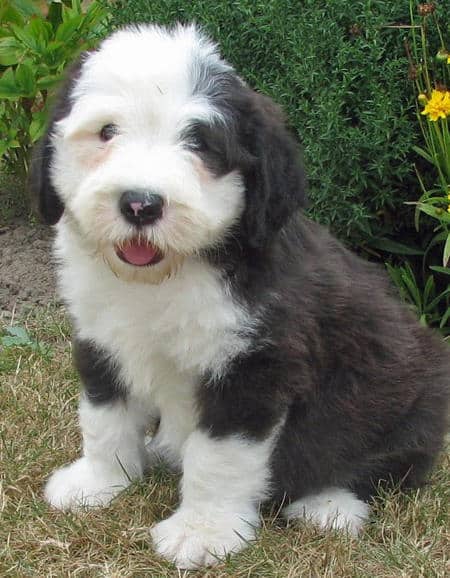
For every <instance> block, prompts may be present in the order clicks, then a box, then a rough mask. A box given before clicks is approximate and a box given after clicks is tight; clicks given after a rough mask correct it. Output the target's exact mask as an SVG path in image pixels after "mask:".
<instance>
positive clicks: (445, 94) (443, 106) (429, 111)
mask: <svg viewBox="0 0 450 578" xmlns="http://www.w3.org/2000/svg"><path fill="white" fill-rule="evenodd" d="M421 114H426V115H428V119H429V120H432V121H437V120H438V119H439V118H446V117H447V116H449V115H450V91H449V90H436V89H434V90H433V92H432V93H431V98H430V99H429V100H428V101H427V104H426V105H425V108H424V109H423V110H422V112H421Z"/></svg>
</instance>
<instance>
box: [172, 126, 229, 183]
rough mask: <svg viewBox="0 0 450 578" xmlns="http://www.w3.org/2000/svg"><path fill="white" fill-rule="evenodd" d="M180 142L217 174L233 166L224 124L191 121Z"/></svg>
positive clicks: (224, 172)
mask: <svg viewBox="0 0 450 578" xmlns="http://www.w3.org/2000/svg"><path fill="white" fill-rule="evenodd" d="M181 142H182V143H183V146H184V147H185V148H187V149H188V150H191V151H192V152H194V153H196V154H198V156H199V157H200V158H201V159H202V161H203V162H204V163H205V165H206V166H207V167H208V169H209V170H210V171H211V172H213V173H214V174H215V175H217V176H220V175H224V174H226V173H228V172H230V171H232V170H233V169H234V168H235V167H234V166H233V161H232V159H231V157H230V135H228V133H227V130H226V128H225V127H224V126H219V125H209V124H206V123H202V122H193V123H191V124H190V125H189V126H188V127H186V128H185V130H184V131H183V133H182V135H181Z"/></svg>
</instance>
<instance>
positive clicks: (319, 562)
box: [0, 308, 450, 578]
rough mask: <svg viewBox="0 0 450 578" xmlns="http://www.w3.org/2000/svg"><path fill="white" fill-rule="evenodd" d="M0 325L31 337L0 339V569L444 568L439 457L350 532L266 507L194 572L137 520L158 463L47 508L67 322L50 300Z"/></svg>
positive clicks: (66, 403) (161, 491)
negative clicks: (233, 548) (165, 555)
mask: <svg viewBox="0 0 450 578" xmlns="http://www.w3.org/2000/svg"><path fill="white" fill-rule="evenodd" d="M0 324H1V325H0V334H3V335H5V334H6V332H7V328H8V326H11V325H14V326H19V327H23V328H26V330H27V335H28V337H30V338H31V339H30V341H29V343H28V344H27V345H12V344H9V345H7V346H3V347H2V348H1V349H0V383H1V387H0V422H1V426H0V427H1V437H0V476H1V481H0V576H12V577H20V578H21V577H25V576H37V577H48V576H55V577H66V576H73V577H97V576H98V577H111V578H112V577H114V578H119V577H120V578H128V577H136V578H138V577H144V576H145V577H155V578H160V577H161V578H163V577H168V576H174V577H175V576H185V575H186V576H188V575H193V576H202V577H203V576H205V577H213V576H214V577H222V576H232V577H234V578H244V577H247V576H254V577H258V578H259V577H261V578H265V577H281V578H288V577H297V576H305V577H314V578H328V577H329V578H338V577H342V578H353V577H355V578H356V577H376V578H384V577H386V578H387V577H389V578H398V577H405V578H413V577H419V576H421V577H422V576H423V577H445V576H450V562H449V560H450V543H449V534H448V531H449V517H450V516H449V503H450V462H449V456H446V457H443V458H442V460H441V462H440V464H439V467H438V468H437V469H436V471H435V472H434V474H433V476H432V479H431V481H430V484H429V485H428V486H427V487H426V488H424V489H423V490H420V491H418V492H415V493H413V494H409V495H403V494H398V493H395V492H392V493H390V494H387V495H385V496H383V497H380V499H379V500H378V501H377V504H376V505H375V507H374V509H373V515H372V517H371V522H370V524H369V525H368V526H367V529H366V531H365V532H364V533H363V535H362V536H361V538H359V539H357V540H355V539H351V538H349V537H346V536H343V535H340V534H337V533H332V532H330V533H327V534H325V533H320V532H318V531H316V530H314V529H312V528H310V527H309V526H308V525H306V524H300V523H296V524H295V525H294V524H293V525H291V526H290V527H288V528H286V524H285V523H284V522H283V521H282V520H280V519H277V518H276V512H272V513H268V514H266V516H265V518H264V524H263V528H262V531H261V533H260V537H259V540H258V541H257V542H256V543H255V544H253V545H251V546H250V547H249V548H247V550H245V551H244V552H243V553H241V554H239V555H237V556H234V557H231V558H230V559H229V560H227V561H225V562H223V563H221V564H220V565H218V566H217V567H215V568H214V569H210V570H204V571H200V572H197V573H189V572H181V571H180V572H179V571H177V570H176V569H174V568H173V567H172V566H171V565H170V564H168V563H166V562H165V561H162V560H160V559H158V558H157V556H155V554H154V553H153V551H152V548H151V544H150V543H149V540H148V535H147V528H148V527H149V526H151V525H152V524H153V523H154V522H156V521H158V520H160V519H161V518H162V517H165V516H167V515H168V514H169V513H170V512H171V511H172V510H173V509H174V508H175V507H176V503H177V478H176V476H174V475H173V474H170V473H168V472H166V471H164V470H158V471H155V472H154V473H153V474H152V475H150V476H149V478H148V479H147V480H145V481H144V482H140V483H135V484H133V485H132V487H131V488H130V489H129V490H127V491H126V492H125V493H124V494H122V495H121V496H119V497H118V498H117V499H116V500H115V501H114V502H113V504H112V505H111V506H110V507H108V508H107V509H105V510H97V511H89V512H86V513H83V514H77V515H75V514H63V513H60V512H56V511H51V510H50V509H49V508H48V507H47V505H46V504H45V503H44V501H43V500H42V486H43V484H44V481H45V478H46V477H47V476H48V474H49V473H50V472H51V471H52V470H53V469H54V468H55V467H57V466H60V465H62V464H64V463H66V462H67V461H69V460H72V459H73V458H74V457H75V456H76V455H77V454H78V452H79V446H80V438H79V434H78V429H77V415H76V408H77V392H78V381H77V376H76V374H75V372H74V371H73V369H72V367H71V354H70V328H69V326H68V323H67V321H66V319H65V318H64V315H63V314H62V312H61V311H60V310H57V309H51V308H50V309H47V310H38V311H35V312H34V313H32V314H29V315H27V316H26V317H25V316H24V317H22V318H16V319H14V320H13V321H12V323H11V319H7V318H4V319H0ZM19 333H20V332H19ZM20 335H22V337H20ZM20 335H19V338H18V340H19V341H20V340H21V339H22V342H24V343H25V342H26V341H27V339H26V338H24V333H23V332H22V333H20Z"/></svg>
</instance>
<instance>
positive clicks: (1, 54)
mask: <svg viewBox="0 0 450 578" xmlns="http://www.w3.org/2000/svg"><path fill="white" fill-rule="evenodd" d="M21 55H22V46H21V44H20V42H18V41H17V40H16V39H15V38H13V37H9V38H8V37H6V38H0V65H1V66H11V65H12V64H17V63H18V62H19V59H20V56H21Z"/></svg>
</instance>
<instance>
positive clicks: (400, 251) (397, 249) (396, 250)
mask: <svg viewBox="0 0 450 578" xmlns="http://www.w3.org/2000/svg"><path fill="white" fill-rule="evenodd" d="M368 245H369V246H370V247H373V248H375V249H380V250H381V251H387V252H388V253H393V254H394V255H423V253H424V252H423V250H422V249H420V248H419V247H411V246H410V245H404V244H403V243H398V242H397V241H392V240H391V239H386V238H382V237H372V238H371V239H369V242H368Z"/></svg>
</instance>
